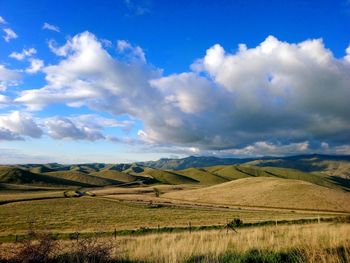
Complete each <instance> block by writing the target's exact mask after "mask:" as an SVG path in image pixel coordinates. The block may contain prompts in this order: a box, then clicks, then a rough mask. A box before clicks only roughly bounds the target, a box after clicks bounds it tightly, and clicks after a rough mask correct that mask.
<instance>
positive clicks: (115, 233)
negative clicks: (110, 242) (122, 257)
mask: <svg viewBox="0 0 350 263" xmlns="http://www.w3.org/2000/svg"><path fill="white" fill-rule="evenodd" d="M114 239H117V229H115V228H114Z"/></svg>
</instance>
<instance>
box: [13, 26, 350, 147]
mask: <svg viewBox="0 0 350 263" xmlns="http://www.w3.org/2000/svg"><path fill="white" fill-rule="evenodd" d="M50 47H51V49H52V50H53V51H54V52H55V53H56V54H57V55H59V56H62V60H61V61H60V62H59V63H58V64H56V65H51V66H47V67H45V68H44V69H43V72H44V73H45V74H46V80H47V85H46V86H44V87H42V88H40V89H33V90H26V91H23V92H22V93H21V95H20V97H18V98H17V99H16V101H17V102H20V103H24V104H26V105H27V106H28V108H29V109H31V110H40V109H42V108H43V107H45V106H46V105H49V104H51V103H64V104H66V105H68V106H72V107H79V106H83V105H84V106H87V107H89V108H90V109H93V110H96V111H101V112H108V113H110V114H113V115H115V116H119V115H122V114H127V115H129V116H132V117H134V118H136V119H138V120H141V121H142V122H143V126H144V128H143V129H142V130H141V131H140V132H139V137H140V138H141V139H143V140H144V141H147V142H149V143H154V144H158V145H159V144H172V145H176V146H178V147H185V148H186V147H187V148H188V149H191V148H192V149H199V150H204V151H226V150H241V151H243V152H244V151H245V152H249V151H250V152H258V151H264V152H277V151H278V150H276V149H275V148H278V149H281V150H282V151H292V150H293V149H295V150H296V151H299V152H304V151H307V150H308V149H310V148H315V147H316V146H314V145H321V144H322V143H327V144H328V145H329V146H331V147H337V146H339V145H342V144H348V143H349V140H350V139H349V132H350V119H349V116H350V112H349V107H348V98H350V88H349V87H350V66H349V61H348V60H349V59H348V57H347V56H346V57H344V58H340V59H337V58H335V57H334V56H333V54H332V52H331V51H330V50H328V49H327V48H325V46H324V44H323V41H322V40H321V39H314V40H306V41H303V42H300V43H287V42H283V41H280V40H278V39H276V38H275V37H273V36H269V37H267V38H266V39H265V40H264V41H263V42H262V43H261V44H260V45H258V46H257V47H253V48H248V47H247V46H246V45H244V44H240V45H239V47H238V50H237V52H234V53H228V52H226V51H225V50H224V49H223V48H222V47H221V46H220V45H219V44H216V45H214V46H213V47H211V48H209V49H208V50H207V52H206V54H205V56H204V57H203V58H201V59H198V60H197V61H196V62H195V63H194V64H193V65H192V66H191V68H192V71H190V72H184V73H181V74H173V75H170V76H163V75H162V71H161V70H159V69H156V68H154V67H153V66H151V65H148V64H147V63H146V61H145V60H144V56H141V55H139V56H134V58H136V59H132V60H123V59H122V58H119V57H118V58H117V59H116V58H113V57H112V56H111V55H110V54H109V53H108V52H107V51H106V50H105V49H104V48H103V45H102V44H101V42H100V41H99V40H98V39H97V38H96V37H95V36H94V35H93V34H91V33H89V32H84V33H81V34H78V35H76V36H74V37H73V38H72V39H69V40H68V41H67V43H66V44H65V45H63V46H57V45H53V43H51V44H50ZM117 49H118V51H119V52H126V51H128V52H131V53H133V52H135V50H137V49H135V47H133V46H132V45H131V44H130V43H129V42H127V41H119V42H118V45H117ZM141 51H142V49H141V50H140V52H141ZM136 52H138V51H136ZM133 54H135V53H133ZM140 54H143V51H142V53H140ZM347 54H349V51H348V50H347ZM67 125H68V126H69V124H67ZM77 134H79V133H78V132H77ZM76 136H78V135H76ZM78 137H79V136H78ZM288 145H289V146H288ZM310 145H311V146H312V147H311V146H310ZM305 147H306V148H305Z"/></svg>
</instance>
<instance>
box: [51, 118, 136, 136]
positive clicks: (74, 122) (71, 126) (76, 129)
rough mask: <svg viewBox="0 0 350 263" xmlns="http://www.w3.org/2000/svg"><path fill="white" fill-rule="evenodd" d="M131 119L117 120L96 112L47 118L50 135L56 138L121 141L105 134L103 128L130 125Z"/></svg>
mask: <svg viewBox="0 0 350 263" xmlns="http://www.w3.org/2000/svg"><path fill="white" fill-rule="evenodd" d="M130 125H132V123H131V122H129V121H116V120H113V119H107V118H103V117H101V116H98V115H94V114H86V115H78V116H70V117H59V116H56V117H52V118H48V119H46V120H45V127H46V129H47V130H48V132H47V133H48V135H49V136H50V137H52V138H54V139H71V140H88V141H96V140H110V141H119V139H117V138H116V137H113V136H108V135H104V134H103V133H102V130H103V129H104V128H106V127H123V128H125V127H128V126H130Z"/></svg>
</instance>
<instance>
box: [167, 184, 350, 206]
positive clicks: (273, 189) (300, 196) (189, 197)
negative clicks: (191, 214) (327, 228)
mask: <svg viewBox="0 0 350 263" xmlns="http://www.w3.org/2000/svg"><path fill="white" fill-rule="evenodd" d="M163 197H166V198H174V199H178V200H186V201H195V202H203V203H213V204H223V205H241V206H261V207H275V208H290V209H312V210H330V211H347V212H350V193H347V192H344V191H339V190H333V189H329V188H327V187H323V186H319V185H315V184H312V183H309V182H305V181H301V180H293V179H281V178H274V177H250V178H243V179H238V180H235V181H231V182H227V183H223V184H218V185H214V186H210V187H205V188H201V189H196V190H184V191H178V192H171V193H167V194H164V195H163Z"/></svg>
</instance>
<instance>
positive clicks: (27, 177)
mask: <svg viewBox="0 0 350 263" xmlns="http://www.w3.org/2000/svg"><path fill="white" fill-rule="evenodd" d="M0 183H8V184H24V185H28V184H29V185H40V186H89V185H88V184H81V183H79V182H74V181H70V180H66V179H64V178H56V177H53V176H48V175H43V174H36V173H32V172H30V171H27V170H23V169H20V168H16V167H11V166H0Z"/></svg>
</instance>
